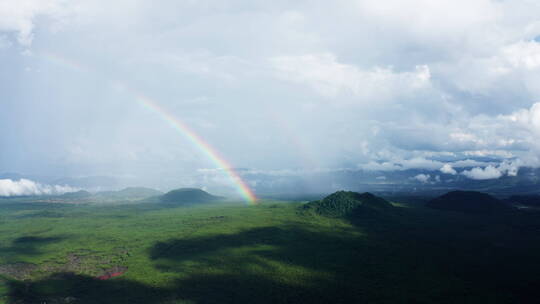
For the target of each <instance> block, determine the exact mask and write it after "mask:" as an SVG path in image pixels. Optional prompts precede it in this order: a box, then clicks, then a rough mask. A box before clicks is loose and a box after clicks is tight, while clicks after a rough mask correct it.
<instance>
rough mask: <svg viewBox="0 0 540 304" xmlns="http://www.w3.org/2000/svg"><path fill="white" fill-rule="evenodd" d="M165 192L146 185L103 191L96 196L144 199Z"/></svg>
mask: <svg viewBox="0 0 540 304" xmlns="http://www.w3.org/2000/svg"><path fill="white" fill-rule="evenodd" d="M162 194H163V192H161V191H158V190H155V189H151V188H145V187H128V188H125V189H122V190H119V191H103V192H98V193H96V196H97V197H98V198H101V199H110V200H119V199H128V200H134V199H143V198H147V197H152V196H158V195H162Z"/></svg>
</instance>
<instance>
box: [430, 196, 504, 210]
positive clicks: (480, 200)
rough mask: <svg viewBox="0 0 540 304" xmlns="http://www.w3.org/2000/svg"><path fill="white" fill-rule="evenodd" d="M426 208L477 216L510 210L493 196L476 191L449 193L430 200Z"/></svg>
mask: <svg viewBox="0 0 540 304" xmlns="http://www.w3.org/2000/svg"><path fill="white" fill-rule="evenodd" d="M426 206H427V207H430V208H434V209H440V210H448V211H459V212H465V213H477V214H486V213H493V212H500V211H509V210H512V208H511V207H510V206H508V205H506V204H505V203H504V202H502V201H500V200H498V199H496V198H494V197H493V196H491V195H489V194H486V193H482V192H477V191H451V192H448V193H446V194H444V195H442V196H439V197H437V198H435V199H432V200H431V201H429V202H428V203H427V205H426Z"/></svg>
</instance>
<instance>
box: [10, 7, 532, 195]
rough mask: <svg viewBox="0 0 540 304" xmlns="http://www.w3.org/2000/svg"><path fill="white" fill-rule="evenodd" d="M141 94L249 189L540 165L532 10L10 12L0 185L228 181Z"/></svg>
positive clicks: (487, 174)
mask: <svg viewBox="0 0 540 304" xmlns="http://www.w3.org/2000/svg"><path fill="white" fill-rule="evenodd" d="M141 98H144V99H145V100H150V102H151V103H152V104H154V105H157V106H159V107H160V108H161V109H162V110H163V112H165V113H167V115H169V116H171V117H174V119H176V120H179V121H181V122H182V123H183V124H184V125H186V126H188V127H189V129H191V130H192V131H193V133H194V134H197V136H198V137H199V138H200V139H201V140H203V141H204V142H205V143H207V144H208V145H209V146H211V147H213V149H214V150H215V151H217V152H218V153H219V154H220V155H221V157H222V159H223V160H225V161H226V162H227V163H228V164H229V165H230V166H231V167H232V168H238V170H237V172H239V175H242V174H245V172H252V173H253V172H255V173H261V174H263V173H264V174H268V175H272V174H274V175H279V174H285V175H286V174H290V172H295V174H310V172H320V171H324V170H326V171H332V170H360V169H362V170H379V171H395V170H405V169H411V168H412V169H429V170H434V171H437V172H439V174H447V175H458V174H459V175H460V176H463V177H466V178H471V179H496V178H500V177H502V176H506V175H510V176H511V175H515V174H516V173H517V171H518V170H519V168H520V167H538V166H539V165H540V158H539V155H540V154H539V153H540V140H538V139H539V136H540V2H538V1H533V0H512V1H505V0H497V1H487V0H466V1H465V0H451V1H446V0H438V1H433V0H407V1H403V0H399V1H397V0H396V1H392V0H388V1H375V0H361V1H360V0H348V1H339V0H338V1H317V0H312V1H302V0H299V1H293V2H291V1H280V0H278V1H252V0H250V1H242V0H237V1H226V0H220V1H208V0H198V1H193V0H189V1H187V0H186V1H177V0H175V1H169V0H162V1H159V3H157V2H156V1H142V0H129V1H128V0H118V1H104V0H91V1H90V0H86V1H83V0H72V1H65V0H0V145H1V147H0V172H18V173H23V174H33V175H47V176H79V177H80V176H93V175H104V176H116V177H122V178H125V179H127V180H130V181H132V182H133V183H139V184H152V185H156V184H159V183H163V184H167V185H179V186H182V185H199V186H204V185H205V184H209V183H214V184H216V183H217V184H219V183H223V184H224V185H226V184H228V183H229V184H230V183H231V181H230V178H229V177H228V176H227V175H226V174H223V172H222V171H223V168H220V167H219V166H218V165H216V163H215V162H213V161H212V160H211V159H209V157H208V156H207V155H205V153H204V151H201V148H200V147H198V146H197V145H196V144H194V143H193V141H190V140H189V138H187V137H186V134H182V132H179V131H178V130H175V129H174V128H172V127H171V125H170V123H167V121H166V119H164V117H163V115H161V114H159V113H156V112H155V111H152V110H150V109H149V108H148V107H147V106H144V104H142V103H141ZM425 179H426V176H418V180H419V181H422V180H425ZM256 182H257V181H256V180H247V181H246V183H247V184H248V185H252V186H255V185H256Z"/></svg>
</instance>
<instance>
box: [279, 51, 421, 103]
mask: <svg viewBox="0 0 540 304" xmlns="http://www.w3.org/2000/svg"><path fill="white" fill-rule="evenodd" d="M270 61H271V63H272V64H273V66H274V68H275V69H276V71H277V74H276V75H277V76H278V77H280V78H282V79H284V80H288V81H292V82H295V83H299V84H304V85H307V86H309V87H311V88H313V89H314V90H315V91H317V92H318V93H320V94H322V95H323V96H326V97H337V96H338V95H341V94H352V95H354V96H357V97H361V98H363V99H365V100H368V99H370V98H371V99H375V98H376V99H385V98H386V99H388V98H391V97H395V96H396V95H397V94H402V95H404V94H410V93H412V92H414V91H415V90H417V89H421V88H423V87H426V86H428V85H429V83H430V77H431V74H430V71H429V67H428V66H427V65H417V66H416V67H415V68H414V70H413V71H405V72H395V71H393V70H392V69H391V68H383V67H374V68H372V69H368V70H362V69H359V68H358V67H356V66H354V65H350V64H344V63H340V62H339V61H338V60H337V58H336V56H335V55H334V54H331V53H322V54H306V55H301V56H280V57H274V58H271V59H270Z"/></svg>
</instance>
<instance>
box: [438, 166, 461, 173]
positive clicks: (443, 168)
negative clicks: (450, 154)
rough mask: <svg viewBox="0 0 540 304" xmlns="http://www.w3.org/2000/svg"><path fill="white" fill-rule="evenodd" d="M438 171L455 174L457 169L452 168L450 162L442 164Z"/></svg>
mask: <svg viewBox="0 0 540 304" xmlns="http://www.w3.org/2000/svg"><path fill="white" fill-rule="evenodd" d="M440 171H441V172H442V173H444V174H451V175H456V174H457V171H456V170H455V169H454V168H452V165H450V164H444V165H443V166H442V168H441V169H440Z"/></svg>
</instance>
